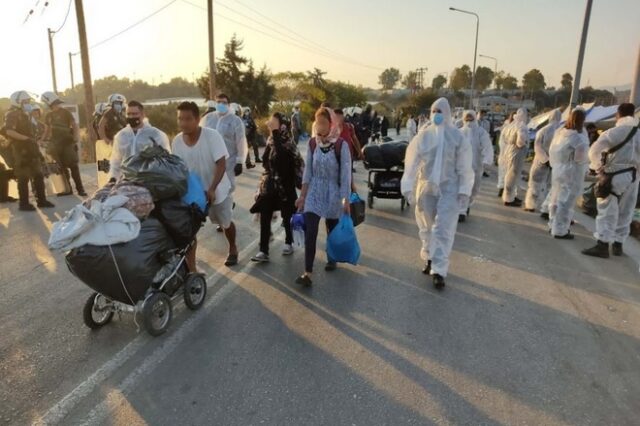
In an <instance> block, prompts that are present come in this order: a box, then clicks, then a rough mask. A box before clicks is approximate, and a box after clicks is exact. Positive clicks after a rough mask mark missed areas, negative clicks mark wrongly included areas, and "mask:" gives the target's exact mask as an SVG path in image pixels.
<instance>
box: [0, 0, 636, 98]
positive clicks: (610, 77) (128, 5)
mask: <svg viewBox="0 0 640 426" xmlns="http://www.w3.org/2000/svg"><path fill="white" fill-rule="evenodd" d="M45 3H46V0H11V1H10V0H0V39H1V40H2V50H3V53H4V55H3V58H4V60H3V61H2V62H3V65H2V71H1V75H0V76H1V78H0V97H5V96H9V95H10V94H11V93H12V92H14V91H16V90H28V91H30V92H33V93H35V94H39V93H42V92H43V91H47V90H51V89H52V82H51V81H52V80H51V68H50V67H51V65H50V60H49V48H48V42H47V28H48V27H50V28H52V29H53V30H56V29H58V28H59V27H60V26H61V25H62V24H63V22H64V18H65V15H66V13H67V10H68V7H69V5H70V13H69V16H68V19H67V21H66V23H65V24H64V26H62V29H60V31H59V32H57V33H56V34H55V35H54V49H55V64H56V71H57V81H58V89H59V90H64V89H65V88H67V87H69V86H70V84H71V82H70V71H69V52H72V53H75V52H78V50H79V42H78V36H77V25H76V16H75V8H74V3H75V2H73V1H71V2H70V0H49V1H48V3H49V5H48V6H47V7H44V4H45ZM206 4H207V2H206V0H174V1H173V2H171V0H135V1H131V0H109V1H104V0H84V9H85V18H86V23H87V38H88V42H89V45H90V46H93V45H95V44H97V43H100V42H102V41H103V40H106V39H108V38H110V37H111V36H113V35H114V34H116V33H119V32H120V31H122V30H123V29H125V28H127V27H129V26H131V25H132V24H134V23H136V22H137V21H139V20H141V19H142V18H144V17H146V16H148V15H150V14H152V13H153V12H155V11H157V10H159V9H161V8H163V7H164V6H166V5H168V6H167V7H166V8H164V9H162V10H160V11H159V12H158V13H157V14H156V15H154V16H152V17H150V18H149V19H147V20H146V21H144V22H143V23H141V24H139V25H137V26H135V27H133V28H132V29H130V30H128V31H126V32H124V33H122V34H121V35H119V36H117V37H114V38H112V39H111V40H109V41H107V42H104V43H102V44H100V45H99V46H96V47H93V48H92V49H90V53H89V55H90V63H91V74H92V78H93V79H94V80H95V79H97V78H101V77H105V76H108V75H117V76H119V77H129V78H132V79H133V78H138V79H144V80H146V81H148V82H149V83H155V84H158V83H160V82H162V81H168V80H170V79H171V78H172V77H175V76H181V77H185V78H187V79H193V78H194V77H197V76H199V75H201V74H202V72H204V71H205V70H206V69H207V67H208V50H207V49H208V47H207V46H208V44H207V43H208V39H207V37H208V36H207V16H206ZM585 4H586V0H448V1H442V0H393V1H390V0H384V1H383V0H346V1H345V0H342V1H338V0H323V1H320V2H319V1H308V0H296V1H293V0H262V1H258V0H224V1H222V0H220V1H219V0H214V14H215V15H214V16H215V17H214V27H215V30H214V32H215V35H214V39H215V51H216V56H221V54H222V53H223V51H224V44H225V43H226V42H228V41H229V39H230V38H231V37H232V35H233V34H234V33H235V34H237V35H238V37H240V38H241V39H242V40H244V44H245V48H244V50H243V54H244V55H245V56H247V57H249V58H251V59H252V60H253V61H254V64H255V65H256V66H257V67H261V66H262V65H266V66H267V68H269V69H270V70H271V71H272V72H279V71H307V70H311V69H313V68H315V67H317V68H321V69H323V70H325V71H327V73H328V74H327V77H328V78H330V79H335V80H342V81H346V82H350V83H352V84H361V85H364V86H368V87H378V86H379V85H378V75H379V74H380V73H381V72H382V70H383V69H384V68H388V67H396V68H398V69H400V71H401V72H402V73H403V74H405V73H407V72H408V71H411V70H415V69H416V68H419V67H426V68H428V71H427V73H426V75H425V81H427V82H430V81H431V80H432V79H433V77H434V76H435V75H436V74H438V73H450V72H451V70H453V68H455V67H457V66H460V65H462V64H465V63H466V64H469V65H471V64H472V63H473V50H474V39H475V38H474V37H475V18H474V17H473V16H471V15H466V14H462V13H457V12H452V11H450V10H449V7H450V6H452V7H456V8H460V9H466V10H470V11H474V12H476V13H477V14H478V15H479V16H480V29H479V42H478V53H479V54H484V55H489V56H493V57H496V58H497V59H498V70H505V71H507V72H509V73H511V74H513V75H514V76H516V77H517V78H518V80H519V81H520V80H521V78H522V75H523V74H524V73H525V72H527V71H528V70H530V69H532V68H538V69H540V70H541V71H542V73H543V74H544V75H545V78H546V81H547V85H548V86H556V87H557V86H559V83H560V78H561V75H562V74H563V73H564V72H569V73H571V74H572V75H573V74H574V73H575V67H576V60H577V52H578V45H579V38H580V33H581V30H582V22H583V19H584V9H585ZM31 9H33V10H34V13H33V14H32V15H30V17H29V19H27V20H26V22H24V21H25V17H26V16H27V14H28V12H29V10H31ZM639 18H640V1H638V0H594V2H593V10H592V14H591V21H590V25H589V34H588V39H587V47H586V53H585V59H584V67H583V73H582V75H583V78H582V82H581V86H586V85H591V86H593V87H603V86H623V85H626V84H628V83H630V82H631V80H632V77H633V73H634V67H635V63H636V58H637V55H638V49H639V46H640V25H639V24H638V21H639ZM72 63H73V68H74V77H75V81H76V82H80V81H81V80H82V75H81V63H80V56H79V55H76V56H74V57H73V60H72ZM477 64H478V65H484V66H488V67H490V68H493V67H494V62H493V61H492V60H488V59H484V58H478V62H477Z"/></svg>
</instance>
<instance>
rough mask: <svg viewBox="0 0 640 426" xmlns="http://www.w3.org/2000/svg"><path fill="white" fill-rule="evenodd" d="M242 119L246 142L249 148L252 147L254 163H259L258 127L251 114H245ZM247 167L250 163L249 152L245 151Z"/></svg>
mask: <svg viewBox="0 0 640 426" xmlns="http://www.w3.org/2000/svg"><path fill="white" fill-rule="evenodd" d="M242 121H243V122H244V129H245V135H246V137H247V144H248V145H249V148H253V156H254V157H255V159H256V163H260V162H261V160H260V152H259V151H258V138H257V137H256V136H257V133H258V127H257V126H256V122H255V121H254V120H253V117H251V114H245V115H244V117H242ZM246 165H247V167H248V166H250V165H251V153H249V152H247V161H246Z"/></svg>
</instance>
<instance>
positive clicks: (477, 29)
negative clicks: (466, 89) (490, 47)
mask: <svg viewBox="0 0 640 426" xmlns="http://www.w3.org/2000/svg"><path fill="white" fill-rule="evenodd" d="M449 10H452V11H454V12H460V13H466V14H467V15H473V16H475V17H476V47H475V49H474V51H473V70H472V71H473V73H472V74H471V98H470V99H469V107H471V108H472V107H473V95H474V89H475V86H476V57H477V56H478V31H479V30H480V17H479V16H478V14H477V13H474V12H469V11H468V10H462V9H457V8H455V7H450V8H449Z"/></svg>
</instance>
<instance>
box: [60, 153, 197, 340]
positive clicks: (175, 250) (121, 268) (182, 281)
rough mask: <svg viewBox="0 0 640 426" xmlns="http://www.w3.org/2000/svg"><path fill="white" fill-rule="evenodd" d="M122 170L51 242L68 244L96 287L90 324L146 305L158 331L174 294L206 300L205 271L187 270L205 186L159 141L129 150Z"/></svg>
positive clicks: (191, 301)
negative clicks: (202, 272) (131, 154)
mask: <svg viewBox="0 0 640 426" xmlns="http://www.w3.org/2000/svg"><path fill="white" fill-rule="evenodd" d="M122 170H123V176H122V177H121V178H120V179H119V180H118V181H116V182H113V181H111V182H109V183H108V184H107V185H105V186H104V187H102V188H100V189H99V190H98V191H97V192H96V193H95V194H94V195H93V196H92V197H91V198H90V199H88V200H86V201H85V202H84V203H82V204H79V205H77V206H76V207H74V208H73V209H72V210H71V211H69V212H68V213H67V215H66V216H65V217H64V218H63V219H62V220H60V221H59V222H56V223H55V224H54V226H53V230H52V233H51V237H50V239H49V248H50V249H52V250H63V251H67V255H66V263H67V266H68V268H69V270H70V271H71V273H72V274H73V275H75V276H76V277H77V278H78V279H80V281H82V282H83V283H84V284H86V285H87V286H89V287H90V288H91V289H93V290H94V293H93V294H92V295H91V296H90V297H89V299H88V300H87V302H86V304H85V307H84V322H85V324H86V325H87V326H88V327H90V328H99V327H102V326H103V325H105V324H107V323H108V322H110V321H111V319H112V318H113V316H114V314H115V313H118V314H120V313H122V312H130V313H134V315H136V314H138V313H142V319H143V324H144V327H145V329H146V330H147V331H148V332H149V333H150V334H152V335H154V336H155V335H159V334H162V333H164V332H165V331H166V330H167V328H168V326H169V323H170V321H171V317H172V312H173V311H172V299H177V298H178V297H180V296H182V297H183V298H184V301H185V304H186V305H187V307H188V308H190V309H192V310H195V309H198V308H200V307H201V306H202V304H203V303H204V300H205V296H206V292H207V286H206V280H205V277H204V276H203V275H202V274H197V273H190V272H189V271H188V269H187V266H186V263H185V256H186V253H187V251H188V250H189V248H190V247H191V245H192V244H193V241H194V238H195V236H196V234H197V232H198V230H199V229H200V227H201V226H202V225H203V223H204V221H205V219H206V210H207V204H206V198H205V192H204V189H203V187H202V184H201V182H200V180H199V178H198V177H197V176H196V175H193V174H191V175H190V174H189V171H188V169H187V167H186V165H185V164H184V162H183V161H182V160H181V159H180V158H179V157H177V156H175V155H172V154H170V153H169V152H167V151H166V150H164V149H163V148H162V147H160V146H151V147H149V148H147V149H145V150H144V151H142V152H141V153H140V154H137V155H134V156H132V157H129V158H128V159H126V160H125V161H124V163H123V167H122ZM180 290H181V291H180ZM134 320H135V317H134Z"/></svg>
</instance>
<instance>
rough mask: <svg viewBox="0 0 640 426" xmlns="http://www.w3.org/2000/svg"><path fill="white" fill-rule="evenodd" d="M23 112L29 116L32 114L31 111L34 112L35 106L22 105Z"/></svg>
mask: <svg viewBox="0 0 640 426" xmlns="http://www.w3.org/2000/svg"><path fill="white" fill-rule="evenodd" d="M22 110H23V111H24V112H26V113H27V114H29V113H31V111H33V105H31V104H22Z"/></svg>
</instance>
